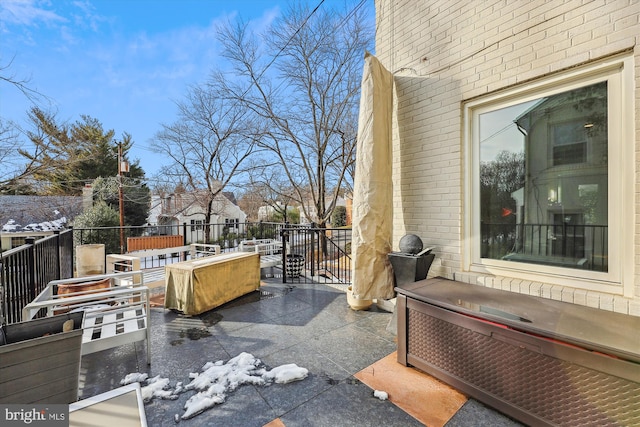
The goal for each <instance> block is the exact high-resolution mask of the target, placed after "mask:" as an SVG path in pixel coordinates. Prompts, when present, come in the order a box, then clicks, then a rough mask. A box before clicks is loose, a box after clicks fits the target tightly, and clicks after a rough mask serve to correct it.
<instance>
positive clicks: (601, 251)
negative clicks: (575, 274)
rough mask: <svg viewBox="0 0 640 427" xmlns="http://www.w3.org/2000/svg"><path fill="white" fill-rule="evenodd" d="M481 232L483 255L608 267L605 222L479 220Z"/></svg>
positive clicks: (598, 268) (567, 264) (594, 267)
mask: <svg viewBox="0 0 640 427" xmlns="http://www.w3.org/2000/svg"><path fill="white" fill-rule="evenodd" d="M481 235H482V238H481V245H482V246H481V256H482V257H483V258H491V259H506V260H511V261H520V262H531V263H536V264H547V265H555V266H562V267H568V268H579V269H586V270H592V271H607V269H608V256H607V254H608V227H607V226H606V225H580V224H569V223H565V224H491V223H482V225H481Z"/></svg>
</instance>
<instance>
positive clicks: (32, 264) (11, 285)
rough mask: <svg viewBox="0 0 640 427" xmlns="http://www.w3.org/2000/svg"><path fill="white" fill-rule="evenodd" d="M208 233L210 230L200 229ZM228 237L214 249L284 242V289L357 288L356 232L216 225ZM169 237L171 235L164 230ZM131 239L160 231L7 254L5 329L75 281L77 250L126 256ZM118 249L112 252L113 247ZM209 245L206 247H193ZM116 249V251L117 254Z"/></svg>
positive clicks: (54, 241)
mask: <svg viewBox="0 0 640 427" xmlns="http://www.w3.org/2000/svg"><path fill="white" fill-rule="evenodd" d="M196 227H202V228H204V229H206V228H207V227H206V226H204V225H200V226H196ZM209 227H211V228H213V227H215V228H218V229H220V230H221V231H222V232H221V234H220V235H219V237H217V238H215V239H211V240H210V241H209V242H206V243H208V244H217V245H220V247H221V249H222V251H223V252H230V251H237V250H239V244H240V242H241V241H242V240H251V239H261V240H263V239H271V240H274V241H281V242H282V248H283V250H282V255H283V263H282V266H283V267H282V268H279V269H277V270H278V272H277V273H276V277H281V278H282V281H283V282H284V283H288V282H289V283H324V284H337V285H341V286H344V287H345V288H346V286H347V285H349V284H350V283H351V229H349V228H318V227H312V226H308V225H293V224H284V223H262V222H260V223H244V224H235V225H234V227H228V225H227V224H210V225H209ZM162 231H163V232H167V231H169V229H165V230H162ZM171 231H174V232H175V231H177V232H179V233H182V235H183V236H184V237H185V238H184V241H185V243H187V242H190V241H192V240H195V239H194V237H195V236H197V235H198V232H199V231H201V229H200V228H195V227H194V226H193V225H191V224H183V225H181V226H175V227H172V228H171ZM121 232H122V233H123V235H124V236H126V237H135V236H145V235H148V236H151V235H157V234H156V233H159V231H158V227H123V229H122V230H121V229H120V227H102V228H94V229H83V228H79V229H69V230H66V231H64V232H62V233H58V234H55V235H53V236H50V237H47V238H44V239H40V240H38V241H35V240H34V239H31V240H30V241H28V242H27V244H25V245H22V246H20V247H17V248H14V249H11V250H8V251H5V252H3V253H2V254H1V257H0V267H1V268H0V272H1V277H0V278H1V281H0V284H1V285H2V286H1V287H0V297H1V300H2V305H1V307H0V323H15V322H18V321H20V318H21V310H22V308H23V307H24V306H25V305H26V304H28V303H29V302H31V301H32V300H33V298H35V296H36V295H38V294H39V293H40V292H41V291H42V290H43V289H44V287H45V286H46V285H47V283H49V282H50V281H51V280H56V279H66V278H70V277H73V275H74V259H75V257H74V249H75V247H76V246H77V245H85V244H94V243H102V244H105V254H109V253H120V243H119V242H120V235H121V234H120V233H121ZM110 242H111V243H113V242H116V243H115V247H111V248H110V247H108V244H109V243H110ZM193 243H205V242H193ZM112 249H115V250H112ZM287 254H290V255H297V257H295V258H297V259H298V260H300V259H302V265H301V271H300V273H297V272H293V270H290V269H289V270H288V269H287V265H288V264H289V263H290V261H289V259H290V258H291V259H293V258H294V257H289V256H287ZM187 256H188V252H187V251H183V250H180V251H176V253H171V252H170V251H168V253H167V254H166V255H156V256H155V258H161V257H162V258H163V259H157V260H155V259H154V260H152V262H151V263H150V264H148V263H147V262H146V260H145V263H144V264H143V265H142V268H143V269H146V268H156V267H161V266H162V265H166V264H167V263H170V262H172V261H173V259H167V257H170V258H173V257H176V260H178V261H179V260H181V259H185V258H186V257H187Z"/></svg>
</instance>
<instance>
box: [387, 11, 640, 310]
mask: <svg viewBox="0 0 640 427" xmlns="http://www.w3.org/2000/svg"><path fill="white" fill-rule="evenodd" d="M375 4H376V15H377V25H376V27H377V32H376V56H377V57H378V58H379V59H380V60H381V62H382V63H383V64H384V65H385V67H386V68H387V69H388V70H390V71H391V72H393V73H394V77H395V84H396V90H397V93H396V95H397V96H396V100H395V102H396V103H397V117H396V120H395V123H394V142H393V170H394V177H393V182H394V202H393V203H394V205H393V206H394V228H393V233H394V248H397V243H398V240H399V239H400V237H402V236H403V235H404V234H406V233H407V232H411V233H416V234H418V235H420V236H421V237H422V239H423V240H424V241H425V245H427V246H434V247H436V248H437V249H436V253H437V257H436V261H435V262H434V264H433V266H432V268H431V271H430V275H439V276H444V277H448V278H454V275H455V278H456V279H458V280H465V281H468V282H470V283H476V284H482V285H485V286H486V283H490V285H491V286H493V285H494V283H497V284H498V286H499V287H505V286H506V287H508V288H509V289H510V290H512V291H515V292H523V293H528V294H534V295H538V294H540V295H542V293H543V292H544V296H548V297H549V298H554V299H564V300H570V301H571V302H575V303H578V304H583V305H590V306H597V307H599V308H603V309H609V310H614V311H619V312H627V313H632V314H635V315H640V274H639V273H640V268H638V266H640V227H639V226H640V216H637V215H636V216H637V219H636V223H635V229H636V230H635V248H636V249H635V250H636V253H635V259H636V271H635V282H634V294H635V297H634V298H622V297H619V296H616V297H615V298H614V296H612V295H608V294H603V293H598V292H593V291H589V292H586V291H581V290H574V289H569V288H566V289H562V287H560V289H558V287H557V286H555V287H554V286H551V285H549V286H547V285H545V284H543V283H539V284H534V286H531V282H527V283H526V284H525V285H522V286H521V284H518V285H517V286H515V285H514V286H512V282H513V281H512V279H508V280H507V279H504V281H505V282H508V283H509V284H508V285H506V284H503V283H502V282H503V279H502V278H482V277H480V278H479V277H477V276H476V275H473V274H467V273H466V272H464V271H462V270H463V262H462V261H463V259H462V258H463V228H462V227H463V209H464V204H463V197H464V194H463V189H464V167H463V165H464V163H463V142H462V136H463V133H462V112H463V110H462V103H463V101H466V100H472V99H474V98H476V97H479V96H482V95H486V94H489V93H493V92H496V91H498V90H500V89H504V88H508V87H510V86H513V85H518V84H521V83H523V82H527V81H530V80H532V79H536V78H539V77H542V76H546V75H549V74H552V73H554V72H557V71H559V70H564V69H567V68H570V67H574V66H577V65H581V64H585V63H588V62H590V61H594V60H596V59H599V58H603V57H606V56H609V55H612V54H614V53H616V52H621V51H625V50H630V51H632V52H633V54H634V56H635V80H636V89H635V97H634V99H635V110H636V113H635V117H634V119H635V132H634V136H635V146H636V149H635V152H636V154H637V159H636V165H637V166H636V172H635V187H636V191H635V193H636V200H635V205H636V207H637V208H640V198H639V197H638V190H640V186H639V185H638V183H639V179H638V171H640V162H639V161H638V159H640V143H639V142H640V114H638V106H639V105H640V99H639V98H640V2H639V1H637V0H614V1H604V0H594V1H580V0H572V1H564V0H551V1H548V0H547V1H545V0H533V1H529V0H521V1H517V0H516V1H507V2H505V1H503V0H471V1H470V0H458V1H454V0H450V1H437V0H421V1H415V0H375ZM552 289H553V290H554V292H551V291H552ZM547 291H548V292H547Z"/></svg>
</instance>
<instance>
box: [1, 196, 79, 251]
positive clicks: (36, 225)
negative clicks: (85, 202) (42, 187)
mask: <svg viewBox="0 0 640 427" xmlns="http://www.w3.org/2000/svg"><path fill="white" fill-rule="evenodd" d="M82 211H83V206H82V197H80V196H0V227H1V228H0V247H1V248H2V250H8V249H11V248H14V247H16V246H20V245H22V244H24V242H25V239H26V238H27V237H35V238H40V237H45V236H49V235H51V234H53V233H54V232H55V231H60V230H64V229H66V228H67V227H68V225H69V224H70V223H71V221H73V218H75V217H76V216H77V215H79V214H80V213H82Z"/></svg>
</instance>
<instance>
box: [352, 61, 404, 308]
mask: <svg viewBox="0 0 640 427" xmlns="http://www.w3.org/2000/svg"><path fill="white" fill-rule="evenodd" d="M392 110H393V76H392V74H391V73H390V72H389V71H387V70H386V69H385V68H384V67H383V66H382V64H380V62H379V61H378V60H377V59H376V58H375V57H374V56H373V55H371V54H370V53H368V52H367V53H366V55H365V65H364V72H363V75H362V92H361V94H360V117H359V119H358V147H357V150H356V174H355V179H354V184H353V225H352V230H353V231H352V236H353V237H352V242H351V250H352V259H353V262H352V266H353V267H352V268H353V275H352V278H353V284H352V293H353V297H354V298H355V299H361V300H371V299H389V298H393V297H394V295H395V291H394V283H393V270H392V269H391V264H390V263H389V260H388V259H387V254H388V253H389V252H391V234H392V214H393V209H392V204H393V199H392V190H393V188H392V182H391V158H392V155H391V154H392V153H391V118H392Z"/></svg>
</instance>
